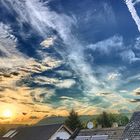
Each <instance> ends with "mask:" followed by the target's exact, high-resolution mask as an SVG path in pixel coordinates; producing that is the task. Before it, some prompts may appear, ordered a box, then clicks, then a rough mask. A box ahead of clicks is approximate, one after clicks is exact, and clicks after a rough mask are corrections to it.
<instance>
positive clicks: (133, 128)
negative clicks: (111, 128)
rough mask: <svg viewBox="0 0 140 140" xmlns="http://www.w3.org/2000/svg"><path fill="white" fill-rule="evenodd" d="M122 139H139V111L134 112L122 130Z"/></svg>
mask: <svg viewBox="0 0 140 140" xmlns="http://www.w3.org/2000/svg"><path fill="white" fill-rule="evenodd" d="M122 139H123V140H124V139H127V140H140V112H135V113H134V114H133V116H132V118H131V120H130V122H129V123H128V124H127V126H126V128H125V130H124V132H123V138H122Z"/></svg>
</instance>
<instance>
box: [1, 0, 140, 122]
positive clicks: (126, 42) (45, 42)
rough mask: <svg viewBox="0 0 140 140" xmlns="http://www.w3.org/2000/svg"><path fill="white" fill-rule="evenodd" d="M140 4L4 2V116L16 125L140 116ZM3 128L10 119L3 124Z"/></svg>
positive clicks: (127, 0) (139, 0)
mask: <svg viewBox="0 0 140 140" xmlns="http://www.w3.org/2000/svg"><path fill="white" fill-rule="evenodd" d="M139 8H140V0H0V108H1V110H2V108H6V107H7V108H8V107H10V108H12V110H14V112H15V114H16V118H15V121H19V122H20V121H23V120H24V121H25V120H30V119H32V120H33V119H38V118H41V117H43V116H47V115H48V116H49V115H67V112H68V111H69V110H70V109H71V108H74V109H75V110H76V111H78V112H79V114H96V113H100V112H102V111H104V110H105V111H111V112H118V113H122V112H133V111H135V110H139V109H140V73H139V72H140V18H139V16H140V12H139ZM1 120H2V121H4V118H1Z"/></svg>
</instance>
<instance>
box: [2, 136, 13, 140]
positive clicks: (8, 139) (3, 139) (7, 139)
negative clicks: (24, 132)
mask: <svg viewBox="0 0 140 140" xmlns="http://www.w3.org/2000/svg"><path fill="white" fill-rule="evenodd" d="M0 140H12V139H10V138H2V137H0Z"/></svg>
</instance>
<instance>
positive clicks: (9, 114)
mask: <svg viewBox="0 0 140 140" xmlns="http://www.w3.org/2000/svg"><path fill="white" fill-rule="evenodd" d="M2 115H3V117H5V118H12V116H13V112H12V110H10V109H5V110H4V111H3V114H2Z"/></svg>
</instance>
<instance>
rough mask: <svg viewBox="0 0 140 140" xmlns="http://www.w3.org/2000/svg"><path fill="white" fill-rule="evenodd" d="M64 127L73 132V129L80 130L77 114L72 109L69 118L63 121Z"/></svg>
mask: <svg viewBox="0 0 140 140" xmlns="http://www.w3.org/2000/svg"><path fill="white" fill-rule="evenodd" d="M65 125H66V126H67V127H68V128H70V129H71V130H72V131H74V130H75V129H77V128H79V129H81V128H82V123H81V121H80V119H79V116H78V113H77V112H75V111H74V109H72V110H71V111H70V113H69V116H68V117H67V119H66V121H65Z"/></svg>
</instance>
